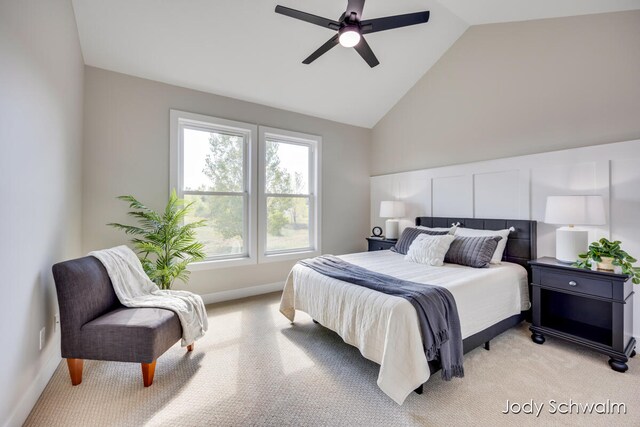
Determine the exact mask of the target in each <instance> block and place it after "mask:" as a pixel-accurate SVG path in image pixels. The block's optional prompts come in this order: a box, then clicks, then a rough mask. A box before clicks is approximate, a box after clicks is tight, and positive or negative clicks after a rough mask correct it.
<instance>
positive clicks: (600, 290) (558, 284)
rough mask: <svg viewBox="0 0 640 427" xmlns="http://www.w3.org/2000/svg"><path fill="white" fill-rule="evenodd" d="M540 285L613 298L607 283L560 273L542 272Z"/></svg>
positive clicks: (611, 289) (610, 285) (610, 286)
mask: <svg viewBox="0 0 640 427" xmlns="http://www.w3.org/2000/svg"><path fill="white" fill-rule="evenodd" d="M540 285H542V286H547V287H552V288H556V289H563V290H567V291H573V292H580V293H583V294H587V295H595V296H600V297H604V298H612V297H613V288H612V284H611V282H609V281H606V280H602V279H591V278H588V277H585V276H582V275H578V274H572V273H563V272H560V271H549V270H547V269H544V270H542V271H541V274H540Z"/></svg>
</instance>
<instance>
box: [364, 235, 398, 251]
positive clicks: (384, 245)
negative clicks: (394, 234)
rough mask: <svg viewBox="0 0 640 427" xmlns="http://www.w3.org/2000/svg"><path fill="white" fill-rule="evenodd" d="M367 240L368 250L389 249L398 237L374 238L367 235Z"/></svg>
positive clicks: (396, 241)
mask: <svg viewBox="0 0 640 427" xmlns="http://www.w3.org/2000/svg"><path fill="white" fill-rule="evenodd" d="M367 241H368V242H369V252H371V251H384V250H385V249H391V248H392V247H393V246H395V244H396V243H398V239H393V240H388V239H374V238H373V237H367Z"/></svg>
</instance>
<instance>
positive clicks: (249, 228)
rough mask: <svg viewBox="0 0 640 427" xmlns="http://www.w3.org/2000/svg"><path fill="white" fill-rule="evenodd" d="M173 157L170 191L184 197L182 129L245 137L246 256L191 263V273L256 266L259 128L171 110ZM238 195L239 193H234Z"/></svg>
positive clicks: (171, 154) (216, 258)
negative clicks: (228, 133)
mask: <svg viewBox="0 0 640 427" xmlns="http://www.w3.org/2000/svg"><path fill="white" fill-rule="evenodd" d="M169 127H170V138H169V139H170V153H169V154H170V155H169V192H171V191H172V190H173V189H174V188H175V189H176V193H177V194H178V197H180V198H183V197H184V195H185V192H184V190H183V176H184V174H183V153H184V141H183V135H184V133H183V129H184V128H185V127H187V128H191V129H194V128H195V129H200V130H205V131H214V132H215V131H220V132H232V133H238V134H241V135H243V136H244V137H245V147H244V149H245V157H244V158H245V165H244V170H245V179H244V181H245V188H244V193H245V212H246V222H245V224H244V227H245V236H244V238H245V242H244V244H245V247H246V253H245V254H242V255H241V256H237V255H230V256H218V257H213V258H208V259H207V260H204V261H201V262H195V263H191V264H189V267H188V268H189V270H191V271H197V270H208V269H213V268H227V267H237V266H242V265H251V264H256V262H257V257H256V253H257V234H258V230H257V223H258V221H257V218H258V212H257V206H258V203H257V194H256V191H255V189H256V188H257V184H258V181H257V180H258V174H257V173H256V171H257V168H258V156H257V152H258V143H257V137H256V136H257V134H258V127H257V126H256V125H253V124H249V123H243V122H237V121H233V120H227V119H221V118H217V117H211V116H206V115H203V114H195V113H189V112H186V111H179V110H170V126H169ZM193 193H194V194H195V193H197V194H205V195H206V194H210V195H224V194H222V193H219V192H201V191H198V192H193ZM188 194H192V192H189V193H188ZM234 194H236V193H234Z"/></svg>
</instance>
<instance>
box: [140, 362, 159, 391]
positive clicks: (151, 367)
mask: <svg viewBox="0 0 640 427" xmlns="http://www.w3.org/2000/svg"><path fill="white" fill-rule="evenodd" d="M141 365H142V381H143V382H144V386H145V387H149V386H150V385H151V384H153V374H155V373H156V360H154V361H153V362H151V363H141Z"/></svg>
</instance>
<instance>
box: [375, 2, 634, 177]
mask: <svg viewBox="0 0 640 427" xmlns="http://www.w3.org/2000/svg"><path fill="white" fill-rule="evenodd" d="M638 138H640V11H632V12H620V13H609V14H601V15H589V16H579V17H570V18H558V19H545V20H537V21H527V22H514V23H506V24H491V25H481V26H475V27H471V28H469V29H468V30H467V32H466V33H465V34H464V35H463V36H462V37H461V38H460V39H459V40H458V41H457V42H456V43H455V44H454V45H453V46H452V47H451V48H450V49H449V51H448V52H447V53H446V54H445V55H444V56H443V57H442V58H441V59H440V61H439V62H438V63H437V64H436V65H435V66H434V67H433V68H432V69H431V70H430V71H428V72H427V73H426V74H425V75H424V76H423V77H422V78H421V79H420V80H419V81H418V83H417V84H416V85H415V86H414V87H413V88H412V89H411V90H410V91H409V92H408V93H407V94H406V95H405V96H404V97H403V98H402V99H401V100H400V101H399V102H398V104H396V106H395V107H394V108H393V109H392V110H391V111H390V112H389V113H388V114H387V115H386V116H385V117H384V118H383V119H382V120H381V121H380V122H379V123H378V124H377V125H376V126H375V127H374V129H373V139H372V151H371V152H372V162H371V173H372V175H381V174H386V173H392V172H400V171H408V170H415V169H422V168H429V167H433V166H442V165H450V164H459V163H466V162H472V161H477V160H485V159H495V158H501V157H509V156H515V155H522V154H530V153H540V152H545V151H551V150H559V149H564V148H573V147H580V146H587V145H595V144H603V143H610V142H618V141H626V140H632V139H638Z"/></svg>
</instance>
